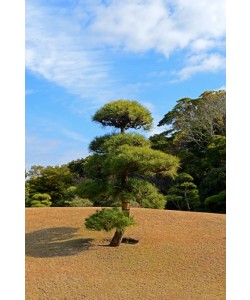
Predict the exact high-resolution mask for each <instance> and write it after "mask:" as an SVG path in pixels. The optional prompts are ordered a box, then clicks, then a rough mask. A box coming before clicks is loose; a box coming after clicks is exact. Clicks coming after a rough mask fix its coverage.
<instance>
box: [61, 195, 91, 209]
mask: <svg viewBox="0 0 250 300" xmlns="http://www.w3.org/2000/svg"><path fill="white" fill-rule="evenodd" d="M65 204H67V205H68V206H70V207H90V206H93V203H92V202H91V201H90V200H89V199H82V198H78V197H75V198H74V199H72V200H67V201H65Z"/></svg>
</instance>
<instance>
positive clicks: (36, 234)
mask: <svg viewBox="0 0 250 300" xmlns="http://www.w3.org/2000/svg"><path fill="white" fill-rule="evenodd" d="M96 209H97V208H78V207H76V208H73V207H72V208H26V216H25V219H26V238H25V241H26V249H25V250H26V264H25V267H26V276H25V278H26V286H25V290H26V300H82V299H88V300H127V299H129V300H133V299H134V300H137V299H142V300H154V299H157V300H168V299H169V300H172V299H173V300H174V299H180V300H203V299H204V300H210V299H211V300H220V299H226V296H225V294H226V215H223V214H209V213H197V212H183V211H169V210H153V209H143V208H133V209H131V215H133V216H134V217H135V220H136V222H137V225H136V226H133V227H131V228H128V229H127V230H126V232H125V235H124V236H125V237H127V238H133V239H136V240H139V242H138V243H137V244H124V243H123V244H121V246H120V247H116V248H112V247H108V241H109V239H110V238H111V237H112V236H113V232H111V233H106V232H95V231H89V230H86V229H85V228H84V225H83V224H84V219H85V218H86V217H88V216H89V215H90V214H92V213H94V212H95V211H96Z"/></svg>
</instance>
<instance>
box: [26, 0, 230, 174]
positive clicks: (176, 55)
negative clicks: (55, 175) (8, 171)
mask: <svg viewBox="0 0 250 300" xmlns="http://www.w3.org/2000/svg"><path fill="white" fill-rule="evenodd" d="M225 13H226V9H225V0H220V1H218V0H200V1H198V2H197V1H193V0H185V1H184V0H144V1H139V0H138V1H136V0H124V1H121V0H118V1H115V0H107V1H99V0H91V1H90V0H85V1H81V0H64V1H59V0H57V1H55V0H54V1H53V0H50V1H49V0H47V1H41V0H38V1H31V0H26V14H25V19H26V32H25V38H26V46H25V50H26V51H25V56H26V60H25V66H26V67H25V70H26V71H25V90H26V91H25V127H26V168H27V169H29V168H30V166H32V165H44V166H46V165H61V164H64V163H67V162H69V161H71V160H75V159H78V158H82V157H85V156H87V155H88V154H89V153H88V144H89V143H90V141H91V140H92V139H93V138H94V137H95V136H100V135H103V134H105V133H107V132H111V131H112V129H110V128H108V129H104V128H102V127H101V126H98V125H97V124H96V123H93V122H92V121H91V116H92V115H93V114H94V113H95V111H96V110H97V109H98V108H100V107H101V106H102V105H103V104H105V103H107V102H109V101H112V100H116V99H133V100H137V101H138V102H140V103H141V104H143V105H144V106H145V107H147V108H148V109H149V110H150V111H151V113H152V115H153V117H154V124H155V126H154V128H153V129H152V131H151V132H150V133H147V136H149V135H152V134H154V133H158V132H161V131H163V128H161V127H157V126H156V125H157V123H158V121H159V120H160V119H162V118H163V116H164V114H166V113H167V112H168V111H169V110H171V109H172V108H173V107H174V105H175V104H176V101H177V100H179V99H180V98H183V97H190V98H193V97H198V96H199V95H200V94H201V93H202V92H204V91H205V90H217V89H225V88H226V73H225V67H226V57H225V31H226V22H225Z"/></svg>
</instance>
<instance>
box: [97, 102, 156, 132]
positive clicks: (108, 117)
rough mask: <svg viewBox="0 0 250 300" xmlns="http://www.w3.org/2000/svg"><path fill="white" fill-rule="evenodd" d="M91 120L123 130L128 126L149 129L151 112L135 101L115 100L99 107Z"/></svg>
mask: <svg viewBox="0 0 250 300" xmlns="http://www.w3.org/2000/svg"><path fill="white" fill-rule="evenodd" d="M92 120H93V121H95V122H99V123H101V124H102V125H103V126H112V127H115V128H119V129H120V130H121V132H124V131H125V130H126V129H129V128H133V129H141V128H142V129H144V130H149V129H150V128H151V127H152V121H153V118H152V116H151V113H150V112H149V111H148V110H147V109H146V108H145V107H143V106H142V105H141V104H139V103H138V102H136V101H133V100H116V101H113V102H109V103H107V104H105V105H104V106H103V107H102V108H100V109H99V110H98V111H97V112H96V113H95V114H94V116H93V118H92Z"/></svg>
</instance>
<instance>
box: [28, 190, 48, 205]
mask: <svg viewBox="0 0 250 300" xmlns="http://www.w3.org/2000/svg"><path fill="white" fill-rule="evenodd" d="M50 199H51V197H50V195H49V194H45V193H44V194H39V193H37V194H34V195H33V196H32V197H31V201H30V205H31V207H49V206H51V204H52V202H51V201H50Z"/></svg>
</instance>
